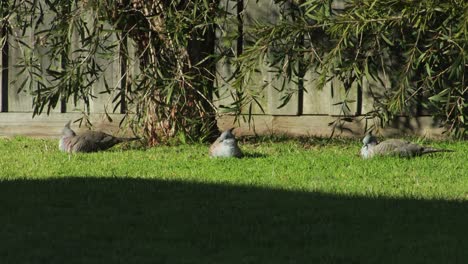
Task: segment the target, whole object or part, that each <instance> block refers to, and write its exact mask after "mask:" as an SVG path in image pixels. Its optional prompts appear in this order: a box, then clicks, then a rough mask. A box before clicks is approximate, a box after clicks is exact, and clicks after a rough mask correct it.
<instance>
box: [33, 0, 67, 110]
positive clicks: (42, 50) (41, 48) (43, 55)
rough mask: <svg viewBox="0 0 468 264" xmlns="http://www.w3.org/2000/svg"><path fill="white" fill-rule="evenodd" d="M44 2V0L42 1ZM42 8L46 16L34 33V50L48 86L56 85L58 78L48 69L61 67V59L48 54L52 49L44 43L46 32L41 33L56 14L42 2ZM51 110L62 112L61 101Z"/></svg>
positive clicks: (44, 81) (48, 26)
mask: <svg viewBox="0 0 468 264" xmlns="http://www.w3.org/2000/svg"><path fill="white" fill-rule="evenodd" d="M41 2H44V1H41ZM41 6H42V10H43V12H44V17H43V20H42V23H40V24H38V25H37V27H36V32H35V34H34V43H33V45H34V52H35V53H36V54H37V56H38V59H39V62H40V67H41V73H42V78H43V83H44V84H45V85H46V86H49V84H50V85H54V84H57V83H58V80H55V81H54V80H53V79H54V78H53V77H52V76H50V75H48V74H47V70H48V69H50V68H51V67H52V68H54V67H55V68H60V67H61V63H62V62H61V61H60V60H58V61H57V60H52V59H51V58H50V56H48V52H49V51H50V48H49V47H47V46H46V45H44V44H43V43H42V39H43V38H46V37H47V36H46V33H44V32H43V33H39V32H41V31H43V30H46V29H48V28H50V24H51V23H52V21H53V19H54V15H53V13H52V11H51V10H50V9H49V8H48V5H46V4H42V5H41ZM35 85H36V84H35ZM50 112H57V113H60V112H61V102H60V101H59V102H58V103H57V105H56V106H55V108H53V109H51V111H50Z"/></svg>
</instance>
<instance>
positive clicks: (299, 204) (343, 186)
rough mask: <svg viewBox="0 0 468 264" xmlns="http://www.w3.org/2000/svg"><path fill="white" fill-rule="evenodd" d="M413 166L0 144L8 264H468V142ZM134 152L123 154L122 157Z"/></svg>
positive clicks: (338, 150)
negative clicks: (82, 151) (64, 150)
mask: <svg viewBox="0 0 468 264" xmlns="http://www.w3.org/2000/svg"><path fill="white" fill-rule="evenodd" d="M423 143H428V144H430V145H432V146H434V147H441V148H449V149H453V150H455V151H456V152H454V153H438V154H436V155H432V156H425V157H419V158H415V159H399V158H377V159H373V160H362V159H360V158H359V157H358V155H357V154H358V151H359V148H360V143H359V141H338V140H336V141H333V142H331V143H330V144H325V141H322V140H308V141H294V140H285V141H282V142H270V141H269V140H264V141H260V142H253V141H252V142H251V143H245V144H242V145H241V147H242V148H243V150H244V151H245V152H246V154H247V157H246V158H244V159H210V158H209V157H208V156H207V148H208V146H206V145H182V146H172V147H170V146H162V147H155V148H151V149H147V150H139V149H128V150H123V148H114V149H112V150H110V151H107V152H102V153H92V154H78V155H73V156H72V157H71V158H69V156H68V155H67V154H64V153H60V152H59V151H58V149H57V142H56V141H50V140H33V139H27V138H14V139H1V140H0V212H1V213H0V263H15V264H16V263H236V264H237V263H465V262H466V260H467V259H468V251H467V249H468V240H467V239H466V234H468V224H467V223H468V165H467V164H466V157H467V153H468V143H466V142H423ZM124 148H125V147H124Z"/></svg>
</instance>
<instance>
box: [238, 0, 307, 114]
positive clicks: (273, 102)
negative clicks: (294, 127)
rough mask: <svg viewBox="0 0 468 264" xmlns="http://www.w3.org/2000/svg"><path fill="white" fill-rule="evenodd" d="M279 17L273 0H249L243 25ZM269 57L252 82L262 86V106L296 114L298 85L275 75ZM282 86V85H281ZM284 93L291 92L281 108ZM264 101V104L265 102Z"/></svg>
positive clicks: (273, 20)
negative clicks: (264, 87) (263, 89)
mask: <svg viewBox="0 0 468 264" xmlns="http://www.w3.org/2000/svg"><path fill="white" fill-rule="evenodd" d="M279 18H280V7H279V5H278V4H277V3H275V1H274V0H258V1H254V0H249V1H247V3H246V7H245V21H244V27H246V28H248V27H250V26H251V25H253V24H254V21H259V22H261V23H269V24H276V23H277V22H278V20H279ZM244 31H246V30H244ZM270 60H271V58H270V57H268V58H267V59H266V65H264V66H263V67H262V69H261V70H260V73H259V74H260V75H261V76H258V78H255V79H256V80H258V83H255V84H253V85H254V87H255V86H259V87H261V86H264V85H266V89H265V91H264V96H263V98H265V100H266V102H265V101H264V102H263V108H264V110H265V112H266V114H272V115H279V114H281V115H296V114H298V112H299V109H298V95H297V92H293V91H297V90H298V86H297V82H294V81H288V80H285V78H283V77H279V78H278V77H277V73H275V72H273V70H274V69H273V68H272V67H271V66H269V65H267V64H269V62H270ZM283 86H284V87H283ZM286 93H292V94H293V95H292V97H291V99H290V100H289V102H288V103H287V104H286V105H285V106H283V107H282V108H278V107H279V106H280V105H281V104H282V100H281V98H283V96H285V94H286ZM265 103H266V104H265ZM255 113H259V114H261V112H258V111H255Z"/></svg>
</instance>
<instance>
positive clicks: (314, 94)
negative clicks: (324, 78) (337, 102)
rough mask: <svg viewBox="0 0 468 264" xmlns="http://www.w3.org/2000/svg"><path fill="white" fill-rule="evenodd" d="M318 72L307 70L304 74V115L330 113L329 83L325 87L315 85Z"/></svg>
mask: <svg viewBox="0 0 468 264" xmlns="http://www.w3.org/2000/svg"><path fill="white" fill-rule="evenodd" d="M317 81H318V74H315V73H313V72H312V71H307V73H306V74H305V76H304V89H305V91H304V103H303V114H306V115H328V114H329V113H330V108H331V105H332V102H331V96H330V94H331V92H330V89H331V87H330V83H327V84H326V85H325V87H323V88H319V87H317Z"/></svg>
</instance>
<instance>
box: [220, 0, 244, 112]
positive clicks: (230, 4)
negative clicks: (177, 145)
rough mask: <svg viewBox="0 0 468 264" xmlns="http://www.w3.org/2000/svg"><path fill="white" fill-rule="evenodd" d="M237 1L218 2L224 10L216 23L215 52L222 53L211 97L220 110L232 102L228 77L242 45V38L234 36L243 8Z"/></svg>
mask: <svg viewBox="0 0 468 264" xmlns="http://www.w3.org/2000/svg"><path fill="white" fill-rule="evenodd" d="M239 2H241V1H237V0H222V1H220V2H219V6H220V8H221V9H223V10H224V11H225V12H226V13H225V16H224V17H223V19H222V23H220V24H219V25H218V27H217V29H216V32H215V34H216V39H215V52H216V54H217V55H221V54H222V55H224V57H223V58H222V59H221V60H218V61H217V64H216V79H215V86H216V87H217V93H215V95H214V97H213V98H214V104H215V106H216V107H218V109H219V110H220V111H223V107H229V106H230V105H231V104H232V103H233V102H234V99H233V97H232V93H235V90H234V89H233V88H232V86H231V82H232V81H233V80H232V79H230V78H231V76H232V75H233V74H234V71H235V66H234V63H233V62H232V59H233V58H234V57H235V56H236V55H237V54H238V52H239V51H241V50H240V49H241V45H242V39H241V38H235V36H236V35H237V34H238V30H239V27H238V26H237V22H239V21H238V19H240V17H238V16H240V14H239V12H241V11H242V8H243V6H238V3H239ZM238 44H239V45H238Z"/></svg>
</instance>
